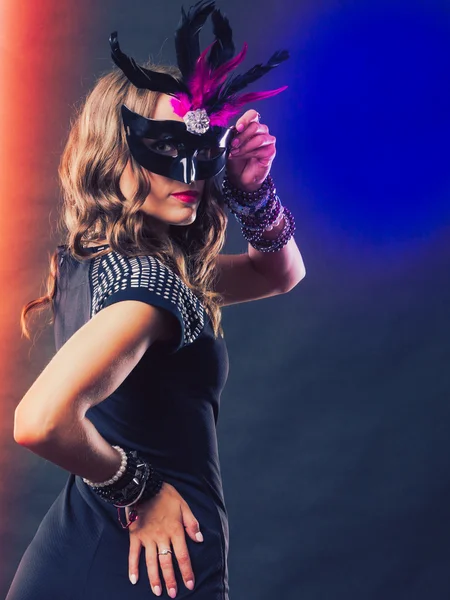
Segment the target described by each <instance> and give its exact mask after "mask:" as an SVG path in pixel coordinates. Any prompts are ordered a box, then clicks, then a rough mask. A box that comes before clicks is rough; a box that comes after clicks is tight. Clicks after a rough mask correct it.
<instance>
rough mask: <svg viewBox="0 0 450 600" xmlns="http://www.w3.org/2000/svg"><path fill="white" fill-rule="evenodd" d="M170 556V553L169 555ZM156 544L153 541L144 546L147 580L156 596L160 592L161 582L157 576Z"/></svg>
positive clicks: (159, 594)
mask: <svg viewBox="0 0 450 600" xmlns="http://www.w3.org/2000/svg"><path fill="white" fill-rule="evenodd" d="M169 556H170V555H169ZM158 558H159V557H158V552H157V546H156V543H155V542H150V543H149V544H147V545H146V546H145V563H146V565H147V573H148V580H149V581H150V585H151V587H152V590H153V593H154V594H156V595H157V596H161V594H162V583H161V578H160V576H159V560H158Z"/></svg>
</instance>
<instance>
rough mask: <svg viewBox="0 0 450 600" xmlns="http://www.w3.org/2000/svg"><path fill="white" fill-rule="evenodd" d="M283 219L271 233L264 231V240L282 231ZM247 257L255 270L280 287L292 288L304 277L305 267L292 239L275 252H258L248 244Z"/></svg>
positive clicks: (272, 237) (274, 236)
mask: <svg viewBox="0 0 450 600" xmlns="http://www.w3.org/2000/svg"><path fill="white" fill-rule="evenodd" d="M284 225H285V222H284V218H283V219H281V223H280V224H279V225H278V226H275V227H274V228H273V229H272V230H271V231H265V232H264V233H263V235H262V237H263V238H264V239H274V238H276V237H277V236H278V234H279V233H280V232H281V231H282V230H283V227H284ZM247 247H248V255H249V257H250V260H251V261H252V263H253V266H254V267H255V269H256V270H257V271H258V272H259V273H261V274H262V275H264V276H265V277H266V278H267V279H270V280H272V281H274V282H280V286H283V287H286V288H292V287H294V286H296V285H297V283H299V282H300V281H301V280H302V279H303V278H304V277H305V273H306V270H305V265H304V263H303V258H302V255H301V253H300V250H299V248H298V246H297V243H296V241H295V239H294V237H291V239H290V240H289V241H288V243H287V244H286V245H285V246H284V247H283V248H281V249H280V250H278V251H277V252H260V251H259V250H256V249H255V248H253V246H252V245H251V244H250V243H249V244H248V246H247Z"/></svg>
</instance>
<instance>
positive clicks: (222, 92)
mask: <svg viewBox="0 0 450 600" xmlns="http://www.w3.org/2000/svg"><path fill="white" fill-rule="evenodd" d="M288 58H289V52H288V51H287V50H278V51H277V52H275V53H274V54H272V56H271V57H270V59H269V60H268V61H267V63H266V64H265V65H262V64H259V65H255V66H254V67H252V68H251V69H250V70H249V71H247V72H246V73H243V74H242V75H236V76H235V77H231V78H229V79H228V80H227V81H226V82H225V83H224V84H223V85H222V86H221V87H220V88H219V89H218V90H217V92H216V93H215V94H214V96H212V97H211V98H210V99H209V101H208V107H209V108H210V110H211V111H213V112H216V111H217V110H219V109H220V108H222V107H223V105H224V104H226V103H227V102H228V101H229V100H230V98H232V97H233V96H235V95H236V94H237V93H238V92H240V91H242V90H243V89H244V88H246V87H247V86H248V85H250V84H251V83H253V82H254V81H257V80H258V79H260V78H261V77H263V76H264V75H266V73H268V72H269V71H270V70H272V69H274V68H275V67H278V65H279V64H281V63H282V62H284V61H285V60H287V59H288Z"/></svg>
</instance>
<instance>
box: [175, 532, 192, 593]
mask: <svg viewBox="0 0 450 600" xmlns="http://www.w3.org/2000/svg"><path fill="white" fill-rule="evenodd" d="M172 546H173V551H174V553H175V557H176V559H177V563H178V566H179V568H180V571H181V576H182V577H183V581H184V585H185V586H186V587H187V588H188V589H189V590H193V589H194V585H195V582H194V571H193V570H192V564H191V559H190V556H189V550H188V547H187V545H186V536H185V535H184V531H181V533H180V534H178V535H174V536H172Z"/></svg>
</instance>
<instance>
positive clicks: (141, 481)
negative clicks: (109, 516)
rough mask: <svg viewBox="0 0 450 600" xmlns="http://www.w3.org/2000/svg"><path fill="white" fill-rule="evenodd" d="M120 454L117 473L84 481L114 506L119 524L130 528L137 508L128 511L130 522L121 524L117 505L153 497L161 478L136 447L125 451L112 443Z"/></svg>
mask: <svg viewBox="0 0 450 600" xmlns="http://www.w3.org/2000/svg"><path fill="white" fill-rule="evenodd" d="M113 448H115V449H116V450H118V451H119V452H120V454H121V456H122V461H121V465H120V467H119V469H118V471H117V473H116V474H115V475H114V476H113V477H112V478H111V479H108V480H107V481H103V482H101V483H93V482H92V481H89V480H88V479H86V478H83V481H84V482H85V483H86V484H87V485H89V486H90V487H91V488H92V490H93V491H94V492H95V493H96V494H97V495H98V496H100V498H102V500H104V501H105V502H109V503H110V504H113V505H114V506H116V507H117V513H118V519H119V522H120V524H121V525H122V527H129V525H131V523H132V522H133V521H135V520H136V519H137V511H136V510H135V509H133V510H132V511H131V512H130V522H129V523H128V524H127V525H125V526H124V525H123V523H122V521H121V519H120V511H119V509H120V508H125V507H127V506H128V507H129V506H132V505H136V503H137V502H138V501H140V502H144V501H145V500H149V499H150V498H153V497H154V496H156V494H158V493H159V491H160V490H161V487H162V484H163V480H162V479H161V477H160V475H159V474H158V473H157V472H156V471H155V469H154V468H153V467H152V465H151V464H150V463H148V462H146V461H145V460H144V459H142V458H141V457H140V456H139V455H138V453H137V452H136V451H135V450H130V451H125V450H123V449H122V448H121V447H120V446H113Z"/></svg>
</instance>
